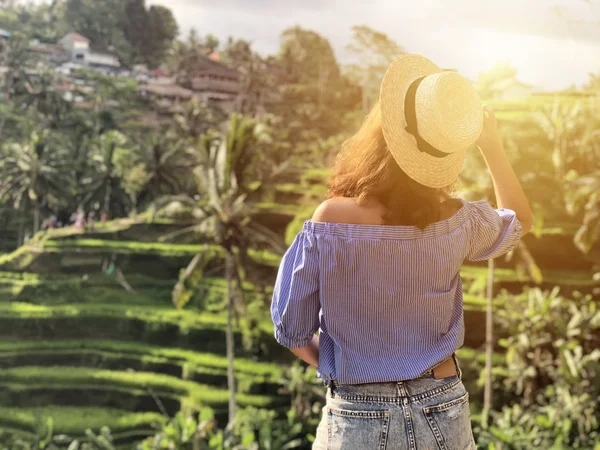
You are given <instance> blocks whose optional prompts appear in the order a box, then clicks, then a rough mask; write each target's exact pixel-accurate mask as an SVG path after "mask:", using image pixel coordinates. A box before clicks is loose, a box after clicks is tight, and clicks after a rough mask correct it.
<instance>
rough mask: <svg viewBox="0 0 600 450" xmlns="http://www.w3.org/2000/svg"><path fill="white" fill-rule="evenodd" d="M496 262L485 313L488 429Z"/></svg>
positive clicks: (491, 271) (490, 264) (485, 416)
mask: <svg viewBox="0 0 600 450" xmlns="http://www.w3.org/2000/svg"><path fill="white" fill-rule="evenodd" d="M493 302H494V260H493V259H490V260H488V279H487V308H486V312H485V388H484V391H483V411H482V413H483V414H482V416H483V426H484V428H487V426H488V419H489V414H490V410H491V408H492V357H493V356H494V341H493V339H494V329H493V327H494V322H493V318H494V316H493V313H494V306H493Z"/></svg>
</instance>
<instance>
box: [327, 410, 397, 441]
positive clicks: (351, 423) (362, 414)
mask: <svg viewBox="0 0 600 450" xmlns="http://www.w3.org/2000/svg"><path fill="white" fill-rule="evenodd" d="M389 424H390V411H389V410H378V411H374V410H371V411H355V410H345V409H338V408H327V432H328V438H327V450H359V449H360V450H385V449H386V446H387V435H388V429H389Z"/></svg>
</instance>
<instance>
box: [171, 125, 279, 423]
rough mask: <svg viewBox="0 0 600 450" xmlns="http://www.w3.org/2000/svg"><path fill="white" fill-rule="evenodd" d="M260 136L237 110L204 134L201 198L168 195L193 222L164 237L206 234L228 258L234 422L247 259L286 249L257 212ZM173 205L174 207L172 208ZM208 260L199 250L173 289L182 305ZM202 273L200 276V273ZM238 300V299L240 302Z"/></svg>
mask: <svg viewBox="0 0 600 450" xmlns="http://www.w3.org/2000/svg"><path fill="white" fill-rule="evenodd" d="M259 140H260V128H259V127H258V126H257V123H256V122H255V121H253V120H252V119H249V118H246V117H244V116H240V115H237V114H234V115H232V116H231V118H230V120H229V122H228V125H227V130H226V131H225V133H224V134H221V135H213V134H205V135H202V136H201V137H200V138H199V139H198V141H197V145H196V146H195V147H194V148H193V154H194V156H195V158H196V161H197V166H196V169H195V170H194V178H195V181H196V184H197V190H198V195H197V196H196V198H197V199H199V200H197V199H192V198H189V197H185V196H179V197H177V196H175V197H169V198H166V199H165V200H167V201H169V202H170V204H171V207H172V206H173V205H174V204H175V203H176V202H179V204H180V205H183V206H185V207H187V217H188V222H187V224H186V226H185V227H184V228H182V229H181V230H178V231H176V232H173V233H170V234H169V235H166V236H164V238H163V239H164V240H173V239H180V238H182V237H184V236H189V235H194V234H195V235H201V236H203V238H204V239H205V240H207V241H211V242H214V243H216V244H217V245H218V246H219V247H220V249H221V250H222V252H223V255H224V259H225V277H226V279H227V329H226V348H227V350H226V351H227V361H228V365H227V384H228V388H229V393H230V397H229V423H230V424H232V423H233V422H234V421H235V414H236V400H235V399H236V395H235V393H236V385H235V373H234V356H235V355H234V335H233V319H234V315H235V312H236V311H235V309H236V306H238V307H239V305H240V304H243V300H241V297H243V291H242V289H241V285H242V280H243V278H244V270H243V267H244V264H245V263H247V261H248V257H247V252H248V250H249V249H250V248H251V247H252V246H254V245H261V246H263V247H264V246H269V247H271V248H274V249H276V250H278V251H281V252H283V251H284V244H283V242H282V240H281V237H280V236H279V235H277V234H276V233H274V232H272V231H271V230H269V229H268V228H266V227H265V226H263V225H261V224H260V223H258V222H257V221H256V220H255V216H256V214H257V213H258V211H257V209H256V208H255V207H254V204H253V199H255V198H257V197H258V195H259V191H260V190H261V189H262V188H263V187H264V186H265V183H260V182H256V180H254V179H252V181H253V182H250V178H249V177H248V176H247V175H248V172H249V171H250V170H252V169H253V163H258V161H257V158H255V157H256V156H257V155H258V154H259V153H258V151H257V147H258V143H259ZM171 210H173V209H171ZM206 261H207V255H206V254H202V253H201V254H198V255H196V256H195V257H194V258H193V259H192V261H191V262H190V264H189V265H188V267H187V268H186V269H185V270H184V271H183V272H182V275H181V276H180V279H179V281H178V283H177V285H176V286H175V289H174V291H173V301H174V303H175V305H176V306H177V307H182V306H183V305H184V304H185V303H186V302H187V300H189V298H190V293H189V292H190V286H189V284H190V282H191V284H194V282H193V280H192V279H195V280H196V281H195V283H196V284H199V283H200V279H201V273H202V271H203V269H204V267H205V263H206ZM198 274H200V276H198ZM236 300H237V301H236Z"/></svg>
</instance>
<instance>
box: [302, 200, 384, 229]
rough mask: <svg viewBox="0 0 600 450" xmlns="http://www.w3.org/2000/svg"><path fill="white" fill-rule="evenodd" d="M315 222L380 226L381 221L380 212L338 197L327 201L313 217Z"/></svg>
mask: <svg viewBox="0 0 600 450" xmlns="http://www.w3.org/2000/svg"><path fill="white" fill-rule="evenodd" d="M312 221H313V222H334V223H353V224H378V223H380V221H381V218H380V214H379V213H378V211H374V210H373V208H369V207H364V206H360V205H358V203H356V200H354V199H353V198H347V197H336V198H330V199H327V200H325V201H324V202H323V203H321V204H320V205H319V207H318V208H317V209H316V210H315V213H314V214H313V216H312Z"/></svg>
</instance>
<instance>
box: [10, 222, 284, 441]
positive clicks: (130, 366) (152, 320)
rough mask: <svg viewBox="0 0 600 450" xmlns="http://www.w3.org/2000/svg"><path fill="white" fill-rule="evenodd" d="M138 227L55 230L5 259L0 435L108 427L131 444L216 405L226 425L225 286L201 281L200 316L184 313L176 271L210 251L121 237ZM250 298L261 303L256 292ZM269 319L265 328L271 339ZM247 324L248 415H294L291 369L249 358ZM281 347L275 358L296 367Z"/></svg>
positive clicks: (243, 387)
mask: <svg viewBox="0 0 600 450" xmlns="http://www.w3.org/2000/svg"><path fill="white" fill-rule="evenodd" d="M136 227H138V228H140V227H141V228H143V229H145V230H146V231H147V228H148V227H146V226H144V225H143V224H142V223H139V222H130V223H127V222H115V223H112V224H110V225H109V226H107V227H106V229H99V230H97V232H95V233H94V234H93V235H84V234H80V233H76V232H74V230H56V231H54V232H50V233H48V234H45V235H39V236H37V237H36V239H33V240H32V241H30V243H29V245H28V246H25V247H23V248H21V249H19V250H17V251H16V252H14V253H12V254H9V255H4V256H3V257H0V258H1V259H0V264H1V266H2V269H1V270H3V272H0V310H1V311H2V312H1V313H0V322H1V323H0V336H1V337H2V344H0V347H1V349H0V386H1V388H0V429H10V430H13V431H16V432H19V433H25V434H28V433H29V434H36V433H37V434H38V435H43V434H44V433H45V432H46V429H47V427H48V424H47V421H46V419H45V418H47V417H52V421H53V431H54V433H68V434H70V435H74V436H78V435H83V433H84V432H85V430H86V429H87V428H91V429H93V430H94V431H95V432H98V431H99V429H100V427H101V426H108V427H110V428H111V430H112V431H113V435H114V436H115V437H116V438H117V442H124V443H125V444H127V443H128V442H129V443H130V442H131V441H133V440H139V439H142V438H144V437H145V436H148V435H150V434H152V433H154V428H155V427H156V425H157V424H159V423H160V422H161V421H164V420H165V417H166V416H173V415H174V414H175V413H176V412H177V411H179V410H180V409H184V410H186V411H194V410H198V409H200V408H201V407H203V406H210V407H211V408H213V409H214V410H215V412H216V414H217V417H218V418H219V417H220V418H221V419H224V418H225V417H226V413H227V411H226V407H227V401H228V397H229V394H228V391H227V377H226V368H227V361H226V358H225V356H224V354H225V332H224V329H225V320H226V318H225V316H224V314H223V313H222V312H221V311H222V305H223V300H224V294H225V288H226V286H225V283H224V280H223V279H221V278H218V277H207V278H205V279H204V280H203V289H202V290H203V293H202V295H201V297H202V298H201V299H200V301H201V302H202V305H203V306H202V308H201V309H200V308H199V307H194V306H192V305H191V306H190V307H189V308H187V309H185V310H177V309H175V308H174V307H173V306H172V303H171V291H172V288H173V285H174V283H175V281H176V277H177V273H178V271H179V269H180V268H181V267H182V266H184V264H185V261H187V260H189V258H190V256H191V255H193V254H195V253H197V252H198V251H199V250H205V248H204V247H202V248H200V246H181V245H166V244H159V243H149V242H143V241H129V240H127V241H125V240H118V239H120V238H122V237H123V235H122V234H121V235H119V233H123V232H125V233H134V232H138V231H139V230H136ZM150 228H152V227H150ZM159 228H161V225H160V224H159V225H156V226H155V227H154V229H155V231H156V229H159ZM144 234H145V236H146V238H148V236H149V234H148V233H144ZM207 251H211V252H213V253H214V251H215V249H214V248H213V249H210V248H209V249H208V250H207ZM214 254H215V255H217V257H218V251H217V252H216V253H214ZM107 255H109V256H110V257H111V258H112V259H111V261H120V263H119V265H120V267H123V273H124V277H125V279H126V283H127V286H128V288H130V291H127V290H126V289H125V288H124V286H123V283H120V282H119V280H118V279H117V277H116V276H115V274H114V273H110V270H104V271H102V264H103V262H105V261H104V260H105V258H106V256H107ZM253 257H254V258H255V260H256V261H257V264H259V265H265V267H270V270H273V268H272V266H273V265H275V264H276V263H277V258H276V257H274V256H273V255H269V254H262V253H259V252H257V253H255V254H253ZM119 258H120V259H119ZM125 258H127V261H125ZM147 267H150V268H151V269H152V270H149V271H148V270H146V268H147ZM157 274H158V275H160V277H159V276H156V275H157ZM244 289H245V290H246V291H247V293H248V294H249V295H252V291H253V289H255V288H254V287H253V286H251V285H249V284H247V285H245V286H244ZM267 319H268V317H265V321H264V323H260V324H258V325H257V329H258V332H259V333H260V334H262V335H264V337H265V339H264V340H265V341H270V339H268V338H267V336H268V337H270V336H271V328H270V324H269V322H268V320H267ZM244 326H245V322H244V320H243V319H241V320H240V321H239V325H238V330H237V331H236V339H237V341H238V344H239V345H237V346H236V347H237V348H238V349H240V350H238V351H237V353H238V356H239V357H238V358H237V359H236V362H235V368H236V376H237V381H238V385H239V390H240V394H239V396H238V403H239V406H240V407H244V406H255V407H262V408H264V407H268V408H275V409H277V408H278V407H285V406H286V405H287V404H289V401H288V400H287V399H286V398H285V397H282V396H281V395H279V394H278V390H279V388H280V384H279V383H280V381H281V377H282V375H283V366H282V364H280V363H277V362H271V361H269V362H267V361H258V360H257V359H256V357H255V355H254V354H253V352H247V353H246V354H244V353H243V352H242V350H241V349H242V347H243V346H242V345H241V334H240V330H241V328H240V327H244ZM272 347H273V352H272V355H271V360H275V361H280V362H281V361H286V357H287V353H284V352H283V351H282V350H281V349H280V348H279V347H278V346H276V345H273V346H272ZM69 417H71V418H73V417H74V419H69ZM92 417H93V419H92ZM125 447H127V445H126V446H125Z"/></svg>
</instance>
